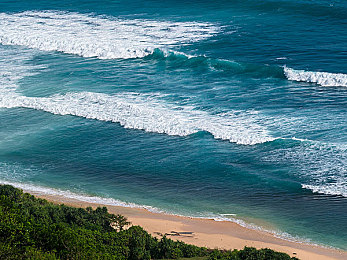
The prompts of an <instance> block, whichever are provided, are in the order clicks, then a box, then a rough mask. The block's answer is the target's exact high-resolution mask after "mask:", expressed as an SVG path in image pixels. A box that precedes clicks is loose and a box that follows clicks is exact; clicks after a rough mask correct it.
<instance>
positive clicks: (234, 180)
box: [0, 0, 347, 250]
mask: <svg viewBox="0 0 347 260" xmlns="http://www.w3.org/2000/svg"><path fill="white" fill-rule="evenodd" d="M346 42H347V5H346V2H345V1H325V0H324V1H322V0H320V1H309V0H305V1H304V0H280V1H270V0H266V1H261V3H259V1H253V0H247V1H164V2H162V1H131V2H129V1H98V2H97V3H96V2H95V1H49V2H48V1H2V2H0V182H1V183H11V184H14V185H16V186H18V187H22V188H26V189H28V190H33V191H40V192H44V193H52V194H59V195H63V196H70V197H78V198H80V199H83V200H87V201H96V202H102V203H106V204H116V205H124V204H126V205H127V206H139V207H146V208H148V209H150V210H154V211H165V212H168V213H172V214H179V215H186V216H194V217H206V218H214V219H216V220H231V221H236V222H238V223H241V224H242V225H247V226H250V227H252V228H259V227H260V228H264V229H266V230H270V231H272V232H275V233H276V234H279V235H281V236H283V237H286V238H288V239H298V240H300V241H310V242H312V243H318V244H323V245H327V246H334V247H338V248H342V249H345V250H346V249H347V237H346V234H347V199H346V197H347V180H346V177H347V164H346V162H347V155H346V152H347V116H346V115H347V63H346V60H347V59H346V58H347V44H346Z"/></svg>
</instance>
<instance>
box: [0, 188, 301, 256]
mask: <svg viewBox="0 0 347 260" xmlns="http://www.w3.org/2000/svg"><path fill="white" fill-rule="evenodd" d="M0 220H1V222H0V259H117V260H118V259H119V260H121V259H130V260H133V259H134V260H135V259H178V258H183V257H184V258H191V259H200V260H202V259H211V260H212V259H295V258H290V257H289V255H287V254H284V253H278V252H275V251H273V250H270V249H261V250H256V249H255V248H248V247H245V248H244V249H243V250H234V251H220V250H210V249H207V248H203V247H197V246H193V245H188V244H185V243H183V242H179V241H178V242H175V241H173V240H171V239H168V238H166V237H165V236H164V237H163V238H161V239H157V238H154V237H152V236H151V235H150V234H148V233H147V232H146V231H144V230H143V229H142V228H141V227H139V226H132V227H130V228H128V229H124V228H125V227H126V226H128V225H129V224H130V223H129V222H128V221H127V219H126V218H125V217H123V216H121V215H114V214H110V213H108V212H107V209H106V207H103V208H97V209H95V210H93V209H92V208H86V209H82V208H74V207H68V206H65V205H56V204H53V203H50V202H47V201H46V200H43V199H39V198H35V197H34V196H32V195H30V194H27V193H23V192H22V191H21V190H19V189H16V188H14V187H12V186H9V185H0Z"/></svg>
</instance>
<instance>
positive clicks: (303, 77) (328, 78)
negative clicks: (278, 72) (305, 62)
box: [284, 67, 347, 87]
mask: <svg viewBox="0 0 347 260" xmlns="http://www.w3.org/2000/svg"><path fill="white" fill-rule="evenodd" d="M284 74H285V76H286V77H287V79H289V80H294V81H304V82H309V83H317V84H319V85H321V86H324V87H347V74H343V73H328V72H313V71H304V70H294V69H291V68H288V67H284Z"/></svg>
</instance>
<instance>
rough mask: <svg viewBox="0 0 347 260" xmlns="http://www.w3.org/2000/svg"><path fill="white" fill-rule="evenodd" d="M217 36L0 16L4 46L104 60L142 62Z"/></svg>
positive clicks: (67, 16) (208, 28) (86, 17)
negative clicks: (155, 53)
mask: <svg viewBox="0 0 347 260" xmlns="http://www.w3.org/2000/svg"><path fill="white" fill-rule="evenodd" d="M218 31H219V27H217V26H215V25H213V24H211V23H199V22H167V21H154V20H141V19H132V20H130V19H129V20H127V19H117V18H114V17H105V16H95V15H91V14H80V13H72V12H59V11H26V12H21V13H14V14H7V13H0V43H1V44H3V45H20V46H26V47H29V48H35V49H39V50H43V51H59V52H64V53H69V54H75V55H79V56H82V57H97V58H100V59H118V58H121V59H128V58H141V57H144V56H147V55H149V54H151V53H152V52H153V50H154V49H155V48H160V47H164V48H165V47H168V46H174V45H177V44H188V43H190V42H196V41H199V40H203V39H206V38H209V37H211V36H213V35H214V34H216V33H217V32H218Z"/></svg>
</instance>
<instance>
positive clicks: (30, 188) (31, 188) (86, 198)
mask: <svg viewBox="0 0 347 260" xmlns="http://www.w3.org/2000/svg"><path fill="white" fill-rule="evenodd" d="M0 184H3V185H11V186H13V187H16V188H19V189H22V190H23V191H24V192H28V193H31V194H33V195H39V196H40V195H43V196H45V195H46V196H54V197H57V198H59V197H60V198H65V199H74V200H77V201H81V202H87V203H95V204H100V206H103V205H105V206H117V207H126V208H138V209H144V210H147V211H149V212H153V213H159V214H166V215H172V216H178V217H186V218H187V217H188V218H193V219H209V220H214V221H226V222H232V223H236V224H238V225H240V226H241V227H244V228H247V229H251V230H257V231H261V232H265V233H268V234H271V235H273V236H275V237H277V238H280V239H283V240H287V241H292V242H296V243H303V244H310V245H316V246H321V247H326V248H332V247H327V246H325V245H321V244H316V243H313V242H312V241H311V240H309V239H306V238H301V237H297V236H292V235H290V234H289V233H286V232H282V231H275V230H269V229H265V228H263V227H261V226H258V225H255V224H253V223H248V222H245V221H244V220H242V219H238V218H236V217H226V216H225V215H233V216H234V215H235V214H205V216H187V215H182V214H176V213H173V212H170V211H165V210H161V209H159V208H156V207H152V206H147V205H140V204H136V203H128V202H124V201H120V200H117V199H113V198H104V197H98V196H91V195H87V194H78V193H74V192H71V191H64V190H60V189H55V188H48V187H42V186H37V185H32V184H24V183H18V182H11V181H5V180H0Z"/></svg>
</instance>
